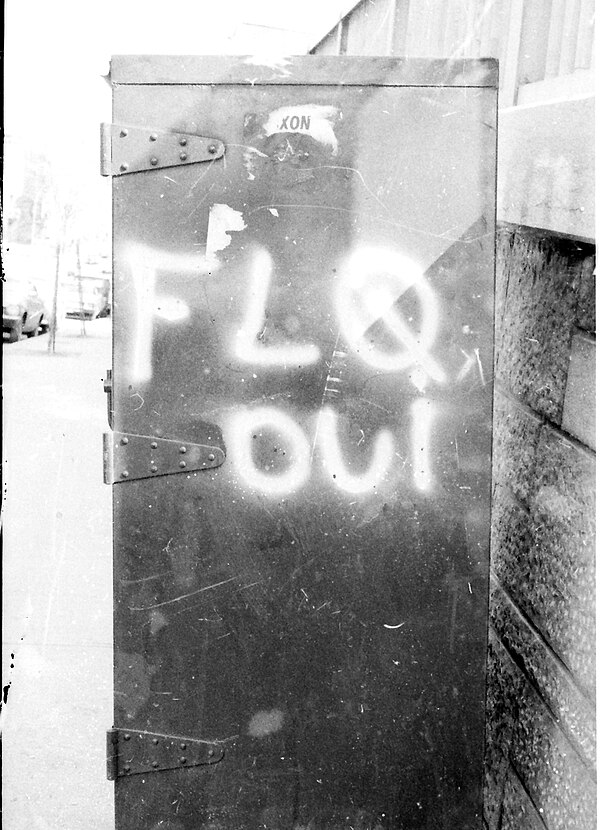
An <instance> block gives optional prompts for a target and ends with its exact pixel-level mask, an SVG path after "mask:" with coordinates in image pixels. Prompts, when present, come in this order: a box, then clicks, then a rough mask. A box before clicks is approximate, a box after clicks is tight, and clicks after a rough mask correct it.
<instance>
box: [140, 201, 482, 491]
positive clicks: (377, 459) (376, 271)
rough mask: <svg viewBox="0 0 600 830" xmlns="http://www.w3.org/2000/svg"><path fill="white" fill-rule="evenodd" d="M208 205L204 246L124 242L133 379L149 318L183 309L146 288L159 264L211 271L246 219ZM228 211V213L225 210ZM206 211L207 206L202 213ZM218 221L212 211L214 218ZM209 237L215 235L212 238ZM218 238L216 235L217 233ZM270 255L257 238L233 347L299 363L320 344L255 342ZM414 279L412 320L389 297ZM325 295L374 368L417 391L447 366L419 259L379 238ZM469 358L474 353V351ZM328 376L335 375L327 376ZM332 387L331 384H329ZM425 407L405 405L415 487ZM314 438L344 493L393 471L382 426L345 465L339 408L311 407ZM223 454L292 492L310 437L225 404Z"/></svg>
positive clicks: (148, 370)
mask: <svg viewBox="0 0 600 830" xmlns="http://www.w3.org/2000/svg"><path fill="white" fill-rule="evenodd" d="M218 207H220V208H224V209H225V210H220V211H217V212H216V213H215V214H214V215H215V216H217V217H219V219H218V222H217V224H218V225H219V228H220V230H221V231H223V233H221V235H220V236H219V235H218V234H217V236H215V237H214V239H215V249H214V251H213V252H212V253H213V256H211V257H206V256H203V255H199V254H190V255H186V254H172V253H169V252H166V251H159V250H156V249H152V248H150V247H147V246H131V247H130V248H129V249H128V250H127V251H126V252H125V262H126V263H127V264H128V266H129V268H130V271H131V276H132V282H133V287H134V315H133V316H134V323H133V347H132V362H131V366H130V378H131V380H132V381H134V382H136V383H143V382H145V381H148V380H150V378H151V376H152V329H153V323H154V319H155V318H160V319H162V320H163V321H166V322H171V323H178V322H181V321H183V320H185V319H186V318H188V317H189V314H190V309H189V308H188V306H187V304H186V303H184V302H183V301H182V300H180V299H178V298H176V297H169V296H160V297H157V296H156V294H155V290H156V276H157V273H158V272H159V271H166V272H171V273H179V274H181V273H185V274H195V275H198V276H204V275H206V274H209V273H212V272H214V271H215V270H216V269H217V268H218V267H219V263H218V262H216V261H215V256H214V254H215V252H216V250H222V249H223V248H225V247H226V246H227V245H228V244H229V241H230V237H229V235H228V234H227V233H226V232H225V231H227V230H242V229H243V228H245V223H244V221H243V217H242V215H241V213H240V212H238V211H232V210H231V209H230V208H228V206H227V205H220V206H218ZM233 214H235V216H234V215H233ZM211 215H213V214H212V213H211ZM215 221H217V220H215ZM217 237H218V238H217ZM219 240H220V241H219ZM272 271H273V261H272V258H271V255H270V254H269V252H268V251H267V250H265V249H264V248H261V247H257V248H256V249H255V250H254V252H253V255H252V261H251V266H250V269H249V297H248V302H247V305H246V307H245V312H244V317H243V320H242V323H241V325H240V327H239V328H238V330H237V331H236V333H235V337H234V342H233V351H234V353H235V355H236V357H237V358H238V359H240V360H242V361H244V362H246V363H251V364H254V365H255V366H257V367H282V368H286V367H290V368H294V367H302V366H307V365H312V364H315V363H316V362H317V361H319V360H320V358H321V352H320V350H319V348H318V347H317V346H316V345H314V344H311V343H308V344H292V343H290V344H283V345H277V346H272V347H269V346H267V345H265V344H263V343H261V339H260V335H261V332H262V331H263V330H264V327H265V322H266V317H267V308H268V296H269V291H270V287H271V276H272ZM409 289H413V290H414V292H415V296H416V298H417V301H418V305H419V309H420V325H418V326H417V325H416V324H415V322H414V321H413V320H412V318H410V317H409V318H408V320H406V319H404V317H403V316H402V314H401V311H400V310H399V308H398V300H399V299H400V298H401V297H402V295H403V294H405V293H406V292H407V291H408V290H409ZM334 302H335V305H336V311H337V315H338V319H339V324H340V331H341V334H342V336H343V337H344V338H345V339H346V341H347V342H348V345H349V349H350V352H354V353H355V354H356V355H357V356H358V357H359V358H360V359H361V360H363V361H364V362H365V363H366V364H367V365H368V366H372V367H374V368H376V369H378V370H380V371H383V372H398V371H402V370H406V371H407V372H408V375H409V377H410V378H411V380H412V382H413V384H414V385H415V386H416V387H417V389H419V391H420V392H421V393H423V391H424V389H425V386H426V384H427V382H428V381H429V380H433V381H436V382H438V383H443V382H445V380H446V375H445V372H444V370H443V369H442V367H441V366H440V365H439V364H438V362H437V361H436V360H435V359H434V358H433V357H432V356H431V354H430V350H431V348H432V346H433V344H434V341H435V337H436V334H437V327H438V306H437V298H436V295H435V293H434V292H433V290H432V289H431V287H430V286H429V285H428V284H427V282H426V281H425V279H424V277H423V275H422V273H421V271H420V269H419V268H418V266H417V265H416V264H415V263H414V262H412V261H411V260H409V259H408V258H407V257H405V256H403V255H402V254H400V253H398V252H394V251H390V250H386V249H381V248H372V247H367V248H361V249H359V250H357V251H355V252H354V253H353V254H352V255H351V256H350V257H349V259H348V260H347V261H346V263H345V265H344V267H343V268H342V269H341V273H340V278H339V281H338V285H337V289H336V292H335V295H334ZM378 321H382V322H383V323H384V324H385V326H386V327H387V330H388V333H391V334H392V336H393V337H394V338H395V342H396V344H397V348H396V349H395V350H394V351H389V350H388V351H386V350H384V349H382V348H377V347H375V346H373V345H372V344H371V342H370V341H369V339H368V335H367V331H368V330H369V329H370V327H371V326H372V325H373V324H374V323H376V322H378ZM464 356H465V358H467V362H466V364H465V366H464V367H463V369H462V370H461V371H460V372H459V375H458V378H457V379H458V380H459V381H460V380H462V379H463V378H464V377H465V376H466V374H468V372H469V371H470V369H471V366H472V362H471V360H470V359H469V356H468V355H467V354H466V353H464ZM476 357H477V358H478V355H477V354H476ZM336 380H339V379H337V378H336ZM336 391H337V390H336ZM433 421H434V409H433V404H432V403H431V401H430V400H427V399H425V398H419V399H417V400H415V401H414V402H413V403H412V404H411V406H410V436H409V440H410V447H411V461H412V465H411V466H412V476H413V483H414V485H415V487H416V488H417V489H418V490H420V491H421V492H427V491H430V490H431V489H432V487H433V484H434V478H433V473H432V469H431V446H430V444H431V430H432V425H433ZM317 424H318V430H317V435H316V439H315V441H316V444H315V446H316V447H317V451H318V454H319V455H320V458H321V462H322V467H323V470H324V474H325V476H326V478H327V479H328V480H329V482H330V483H331V484H332V485H333V486H334V487H336V488H337V489H340V490H342V491H343V492H346V493H348V494H352V495H360V494H363V495H366V494H368V493H373V491H374V490H376V489H377V487H378V486H379V485H380V484H382V482H384V481H385V479H386V477H387V476H388V475H389V474H390V473H391V471H392V465H393V461H394V458H395V457H396V453H395V450H396V447H395V441H394V437H393V435H392V432H391V431H390V430H387V429H384V430H381V431H380V432H379V433H378V434H377V436H376V437H375V439H374V440H373V445H372V450H371V458H370V462H369V465H368V468H367V469H366V470H364V471H363V472H361V473H356V472H351V471H350V470H349V469H348V465H347V463H346V461H345V459H344V457H343V453H342V444H341V442H340V436H339V429H340V426H339V422H338V415H337V413H336V412H335V410H334V409H333V408H331V407H329V406H324V407H323V408H322V409H321V410H320V411H319V416H318V418H317ZM223 429H224V434H225V441H226V445H227V448H228V458H229V460H230V462H231V463H232V465H233V467H234V469H235V472H236V474H237V475H238V476H239V478H240V479H241V481H243V482H244V484H246V485H247V486H249V487H251V488H252V489H254V490H255V491H257V492H260V493H262V494H264V495H266V496H273V497H281V496H286V495H289V494H291V493H294V492H296V491H297V490H299V489H300V488H302V487H303V486H304V485H306V483H307V482H308V480H309V478H310V475H311V462H312V452H311V445H310V442H309V440H308V438H307V436H306V434H305V432H304V431H303V429H302V427H301V426H300V425H299V424H298V423H297V422H296V420H294V418H293V417H292V416H291V415H290V414H288V413H287V412H284V411H282V410H280V409H278V408H276V407H274V406H262V407H256V408H243V409H239V410H237V411H234V412H232V413H230V414H229V415H228V417H227V419H226V423H225V424H224V425H223ZM265 437H266V438H267V439H272V440H273V441H274V442H275V446H274V452H275V456H274V460H273V462H270V463H267V464H266V465H265V466H263V467H262V468H261V467H260V466H259V463H262V462H257V460H256V459H257V458H258V457H259V456H260V451H259V452H258V453H255V447H256V446H257V445H256V439H257V438H260V439H261V440H263V439H264V438H265Z"/></svg>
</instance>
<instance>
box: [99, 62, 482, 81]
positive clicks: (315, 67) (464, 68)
mask: <svg viewBox="0 0 600 830" xmlns="http://www.w3.org/2000/svg"><path fill="white" fill-rule="evenodd" d="M110 78H111V81H112V83H113V84H166V85H169V84H209V85H211V86H222V85H248V86H257V85H258V86H271V85H273V84H275V85H281V86H285V85H293V86H300V85H311V86H315V85H327V86H329V85H336V86H338V85H339V86H368V85H374V86H452V87H491V88H497V87H498V61H497V60H495V59H493V58H468V59H467V58H465V59H427V58H391V57H362V56H361V57H358V56H356V57H355V56H351V57H348V56H344V57H332V56H324V57H321V56H317V55H302V56H297V57H281V58H269V57H266V56H261V55H257V56H245V57H244V56H240V57H238V56H235V57H232V56H217V55H207V56H200V55H114V56H113V57H112V59H111V73H110Z"/></svg>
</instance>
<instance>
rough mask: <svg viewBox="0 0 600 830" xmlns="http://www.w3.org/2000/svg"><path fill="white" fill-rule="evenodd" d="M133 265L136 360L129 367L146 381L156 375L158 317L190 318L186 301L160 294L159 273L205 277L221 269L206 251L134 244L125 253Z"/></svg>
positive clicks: (175, 320) (133, 375)
mask: <svg viewBox="0 0 600 830" xmlns="http://www.w3.org/2000/svg"><path fill="white" fill-rule="evenodd" d="M123 260H124V262H125V264H126V267H128V268H129V271H130V274H131V281H132V284H133V290H134V300H133V314H132V317H133V324H132V328H133V334H132V341H133V347H132V359H131V366H130V370H129V376H130V379H131V381H133V382H135V383H145V382H147V381H149V380H150V379H151V378H152V333H153V327H154V318H155V317H160V318H162V319H163V320H165V321H166V322H172V323H180V322H182V321H183V320H185V319H187V317H189V313H190V312H189V308H188V306H187V304H186V303H184V302H183V301H182V300H180V299H178V298H176V297H168V296H161V297H160V298H157V297H156V294H155V292H156V275H157V273H158V272H159V271H161V270H162V271H166V272H171V273H173V272H175V273H184V274H196V275H198V276H202V275H204V274H208V273H209V272H211V271H214V270H216V268H218V263H217V264H216V266H215V265H214V264H212V265H211V263H209V262H208V261H207V259H206V257H205V256H204V255H203V254H178V253H171V252H169V251H163V250H159V249H156V248H150V247H148V246H146V245H130V246H129V247H128V248H127V250H125V251H124V253H123Z"/></svg>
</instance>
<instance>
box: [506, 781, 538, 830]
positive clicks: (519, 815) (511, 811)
mask: <svg viewBox="0 0 600 830" xmlns="http://www.w3.org/2000/svg"><path fill="white" fill-rule="evenodd" d="M499 830H546V825H545V824H544V822H543V821H542V818H541V816H540V814H539V813H538V811H537V810H536V808H535V805H534V804H533V802H532V801H531V799H530V797H529V794H528V793H527V792H526V791H525V789H524V787H523V785H522V784H521V782H520V781H519V779H518V777H517V776H516V774H515V772H514V770H513V769H512V767H509V770H508V775H507V777H506V785H505V788H504V799H503V802H502V824H501V826H500V828H499Z"/></svg>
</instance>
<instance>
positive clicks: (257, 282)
mask: <svg viewBox="0 0 600 830" xmlns="http://www.w3.org/2000/svg"><path fill="white" fill-rule="evenodd" d="M272 271H273V261H272V259H271V255H270V254H269V252H268V251H266V250H265V249H264V248H259V249H257V250H256V251H255V252H254V257H253V261H252V265H251V268H250V290H249V294H248V302H247V305H246V313H245V318H244V321H243V323H242V325H241V327H240V328H239V329H238V331H237V333H236V338H235V345H234V352H235V355H236V357H238V358H239V359H240V360H243V361H245V362H246V363H254V364H255V365H257V366H283V367H286V366H290V367H292V366H297V367H300V366H308V365H310V364H312V363H316V362H317V361H318V360H319V358H320V356H321V353H320V351H319V348H318V347H317V346H315V345H313V344H312V343H308V344H305V345H292V344H289V345H279V344H278V345H277V346H273V347H269V346H265V345H264V344H262V343H261V342H260V335H261V332H262V331H263V330H264V327H265V320H266V312H267V298H268V296H269V287H270V285H271V273H272Z"/></svg>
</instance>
